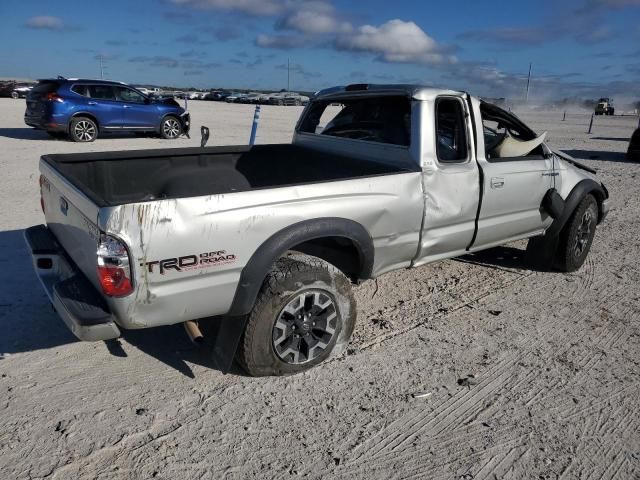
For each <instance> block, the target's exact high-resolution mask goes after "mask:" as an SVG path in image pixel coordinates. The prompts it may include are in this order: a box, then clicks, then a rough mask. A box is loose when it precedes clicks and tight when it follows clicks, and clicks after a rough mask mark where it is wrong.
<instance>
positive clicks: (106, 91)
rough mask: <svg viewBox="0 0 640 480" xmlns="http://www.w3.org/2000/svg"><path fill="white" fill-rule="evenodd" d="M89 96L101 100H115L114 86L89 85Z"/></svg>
mask: <svg viewBox="0 0 640 480" xmlns="http://www.w3.org/2000/svg"><path fill="white" fill-rule="evenodd" d="M89 96H90V97H91V98H97V99H100V100H115V97H114V95H113V87H111V86H109V85H89Z"/></svg>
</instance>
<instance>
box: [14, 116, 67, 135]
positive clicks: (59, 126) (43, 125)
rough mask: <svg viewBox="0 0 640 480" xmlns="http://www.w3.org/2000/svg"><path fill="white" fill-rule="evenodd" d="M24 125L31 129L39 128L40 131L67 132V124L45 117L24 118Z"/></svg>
mask: <svg viewBox="0 0 640 480" xmlns="http://www.w3.org/2000/svg"><path fill="white" fill-rule="evenodd" d="M24 123H26V124H27V125H29V126H30V127H34V128H38V129H40V130H47V131H49V132H66V131H67V123H66V122H60V121H59V120H58V121H56V120H52V119H46V118H45V117H36V116H28V115H25V116H24Z"/></svg>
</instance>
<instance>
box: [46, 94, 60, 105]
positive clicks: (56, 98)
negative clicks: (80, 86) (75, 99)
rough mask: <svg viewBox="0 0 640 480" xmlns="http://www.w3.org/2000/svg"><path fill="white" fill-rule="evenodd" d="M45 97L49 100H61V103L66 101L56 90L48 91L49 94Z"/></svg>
mask: <svg viewBox="0 0 640 480" xmlns="http://www.w3.org/2000/svg"><path fill="white" fill-rule="evenodd" d="M45 99H46V100H47V101H48V102H59V103H62V102H64V100H63V99H62V97H61V96H60V95H58V94H57V93H56V92H51V93H47V96H46V97H45Z"/></svg>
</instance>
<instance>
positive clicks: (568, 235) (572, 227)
mask: <svg viewBox="0 0 640 480" xmlns="http://www.w3.org/2000/svg"><path fill="white" fill-rule="evenodd" d="M597 223H598V204H597V203H596V199H595V198H593V195H587V196H586V197H584V199H583V200H582V202H580V205H578V207H577V208H576V209H575V211H574V212H573V214H571V217H570V218H569V221H568V222H567V224H566V225H565V227H564V230H563V232H562V234H561V238H560V246H559V249H558V268H559V269H560V270H561V271H563V272H575V271H576V270H578V269H579V268H580V267H581V266H582V264H583V263H584V261H585V260H586V258H587V255H588V254H589V249H590V248H591V242H593V237H594V236H595V233H596V224H597Z"/></svg>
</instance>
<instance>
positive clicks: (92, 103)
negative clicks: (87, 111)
mask: <svg viewBox="0 0 640 480" xmlns="http://www.w3.org/2000/svg"><path fill="white" fill-rule="evenodd" d="M87 105H97V103H96V102H87Z"/></svg>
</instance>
